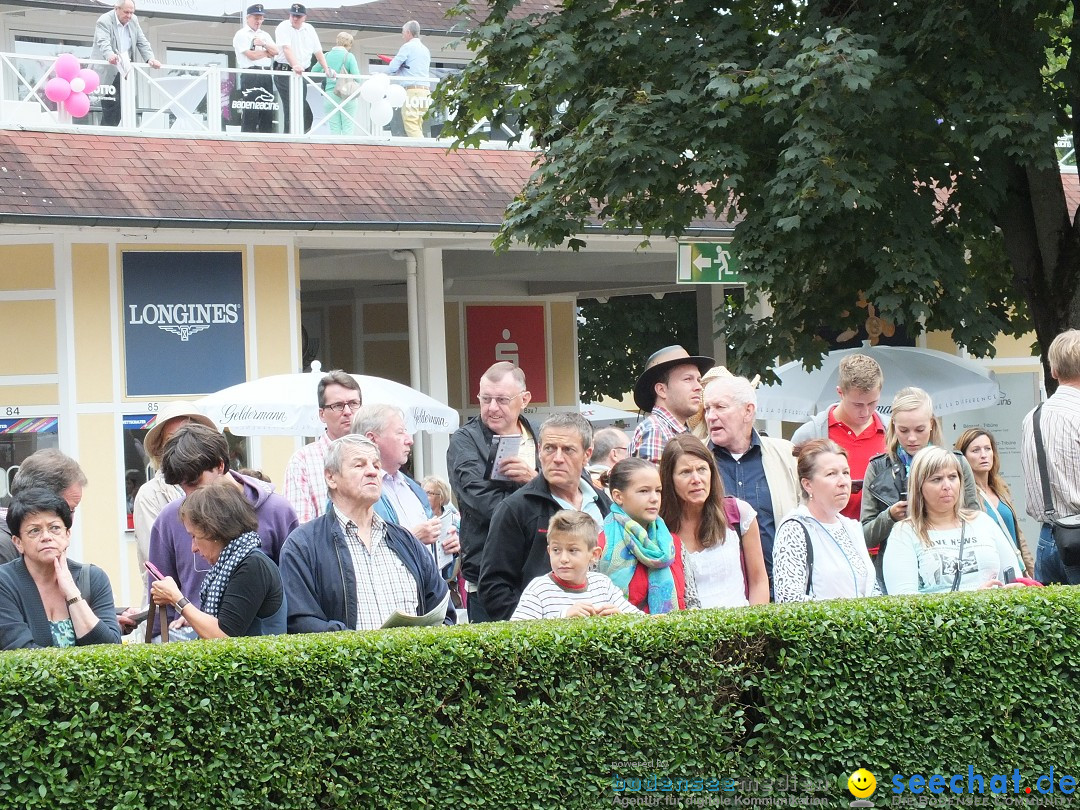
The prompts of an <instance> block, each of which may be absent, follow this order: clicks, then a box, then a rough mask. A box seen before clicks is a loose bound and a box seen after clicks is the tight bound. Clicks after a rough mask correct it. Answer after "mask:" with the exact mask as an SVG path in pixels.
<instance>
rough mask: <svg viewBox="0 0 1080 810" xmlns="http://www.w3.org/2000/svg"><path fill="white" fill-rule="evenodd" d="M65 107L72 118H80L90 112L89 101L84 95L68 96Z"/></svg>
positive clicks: (74, 94) (73, 94)
mask: <svg viewBox="0 0 1080 810" xmlns="http://www.w3.org/2000/svg"><path fill="white" fill-rule="evenodd" d="M65 106H66V107H67V111H68V112H69V113H71V117H72V118H82V117H83V116H84V115H86V114H87V113H88V112H90V99H89V97H88V96H87V95H86V93H72V94H71V95H70V96H68V100H67V101H66V102H65Z"/></svg>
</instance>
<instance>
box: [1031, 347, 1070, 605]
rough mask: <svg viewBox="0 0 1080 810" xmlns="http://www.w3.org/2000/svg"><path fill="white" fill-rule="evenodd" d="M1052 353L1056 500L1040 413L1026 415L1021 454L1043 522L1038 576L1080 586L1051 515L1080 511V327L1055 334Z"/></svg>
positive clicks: (1047, 410)
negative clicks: (1038, 441) (1038, 440)
mask: <svg viewBox="0 0 1080 810" xmlns="http://www.w3.org/2000/svg"><path fill="white" fill-rule="evenodd" d="M1046 356H1047V360H1049V361H1050V375H1051V376H1052V377H1053V378H1054V379H1055V380H1057V381H1058V389H1057V391H1055V392H1054V393H1053V394H1052V395H1051V396H1050V397H1048V398H1047V400H1046V402H1045V403H1044V404H1043V406H1042V411H1040V414H1039V432H1040V433H1041V434H1042V444H1043V449H1044V450H1045V451H1046V466H1047V474H1048V475H1049V478H1050V495H1051V497H1052V498H1053V501H1054V502H1053V504H1049V503H1045V500H1046V498H1045V497H1044V495H1043V482H1042V476H1041V475H1040V473H1039V461H1038V456H1037V451H1036V449H1035V425H1034V415H1035V412H1034V411H1032V412H1031V413H1029V414H1028V415H1027V416H1025V417H1024V429H1023V455H1022V456H1021V460H1022V462H1023V465H1024V481H1025V483H1026V485H1027V486H1026V489H1027V513H1028V514H1029V515H1031V516H1032V517H1033V518H1035V520H1038V521H1040V522H1041V523H1042V524H1043V525H1042V531H1041V532H1040V533H1039V548H1038V551H1036V553H1035V579H1037V580H1039V582H1042V583H1043V584H1044V585H1049V584H1051V583H1059V584H1067V585H1080V566H1075V565H1065V564H1064V563H1063V562H1062V559H1061V554H1060V553H1059V551H1058V548H1057V544H1056V543H1055V542H1054V536H1053V534H1052V533H1051V524H1050V522H1049V520H1048V516H1047V514H1046V513H1047V511H1048V510H1050V509H1051V508H1052V509H1053V510H1054V512H1055V515H1056V516H1057V517H1064V516H1066V515H1078V514H1080V329H1069V330H1067V331H1065V332H1062V333H1061V334H1060V335H1058V336H1057V337H1056V338H1054V341H1053V343H1051V344H1050V348H1049V349H1048V350H1047V352H1046Z"/></svg>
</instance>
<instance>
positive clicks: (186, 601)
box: [176, 596, 191, 613]
mask: <svg viewBox="0 0 1080 810" xmlns="http://www.w3.org/2000/svg"><path fill="white" fill-rule="evenodd" d="M190 604H191V600H190V599H188V598H187V597H186V596H181V597H180V601H178V602H177V603H176V612H177V613H183V612H184V608H186V607H187V606H188V605H190Z"/></svg>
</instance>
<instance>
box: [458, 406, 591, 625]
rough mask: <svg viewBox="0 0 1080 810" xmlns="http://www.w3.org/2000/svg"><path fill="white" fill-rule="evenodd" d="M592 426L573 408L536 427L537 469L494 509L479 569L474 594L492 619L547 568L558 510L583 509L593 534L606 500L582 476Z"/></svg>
mask: <svg viewBox="0 0 1080 810" xmlns="http://www.w3.org/2000/svg"><path fill="white" fill-rule="evenodd" d="M591 452H592V425H590V424H589V423H588V421H587V420H586V419H585V418H584V417H583V416H581V415H580V414H577V413H557V414H554V415H553V416H549V417H548V418H547V419H546V420H545V421H544V424H543V425H541V427H540V443H539V453H538V455H539V456H540V472H541V474H540V475H539V476H537V477H535V478H533V479H532V480H531V481H530V482H529V483H527V484H525V486H523V487H521V489H519V490H518V491H517V492H515V493H514V494H513V495H511V496H510V497H508V498H507V499H506V500H504V501H503V502H502V504H500V505H499V508H498V509H496V510H495V514H494V515H493V516H492V518H491V527H490V529H489V530H488V536H487V543H486V544H485V547H484V559H483V562H482V564H481V568H480V583H479V584H480V598H481V599H482V600H483V603H484V608H485V609H486V610H487V612H488V615H489V616H490V617H491V619H492V620H494V621H504V620H506V619H509V618H510V616H511V615H512V614H513V612H514V608H516V607H517V603H518V599H520V598H521V592H522V591H523V590H524V589H525V586H526V585H528V584H529V582H530V581H531V580H532V579H533V578H535V577H539V576H543V575H544V574H547V573H549V572H550V571H551V563H550V561H549V558H548V552H547V527H548V522H549V521H550V520H551V516H552V515H554V514H555V513H556V512H558V511H559V510H560V509H576V510H578V511H580V512H585V513H586V514H587V515H589V516H590V517H592V519H593V520H594V521H596V530H597V533H599V531H600V526H601V525H602V524H603V522H604V518H605V517H607V514H608V509H609V508H610V506H611V502H610V501H609V500H608V498H607V496H606V495H604V493H603V492H601V491H600V490H598V489H596V488H595V487H594V486H593V485H592V483H591V481H590V479H589V478H588V476H583V475H582V473H583V472H584V471H585V465H586V464H587V463H588V461H589V456H590V454H591Z"/></svg>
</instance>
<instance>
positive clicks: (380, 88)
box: [360, 76, 386, 104]
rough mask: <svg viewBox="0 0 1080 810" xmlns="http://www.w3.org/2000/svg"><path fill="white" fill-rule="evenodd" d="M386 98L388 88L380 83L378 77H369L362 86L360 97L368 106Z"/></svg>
mask: <svg viewBox="0 0 1080 810" xmlns="http://www.w3.org/2000/svg"><path fill="white" fill-rule="evenodd" d="M382 78H383V79H385V78H386V77H385V76H383V77H382ZM384 96H386V87H385V86H384V85H383V83H382V82H379V81H378V77H376V76H369V77H367V78H366V79H365V80H364V82H363V84H361V85H360V97H361V98H362V99H364V101H366V102H367V103H368V104H374V103H375V102H376V101H378V100H379V99H381V98H383V97H384Z"/></svg>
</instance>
